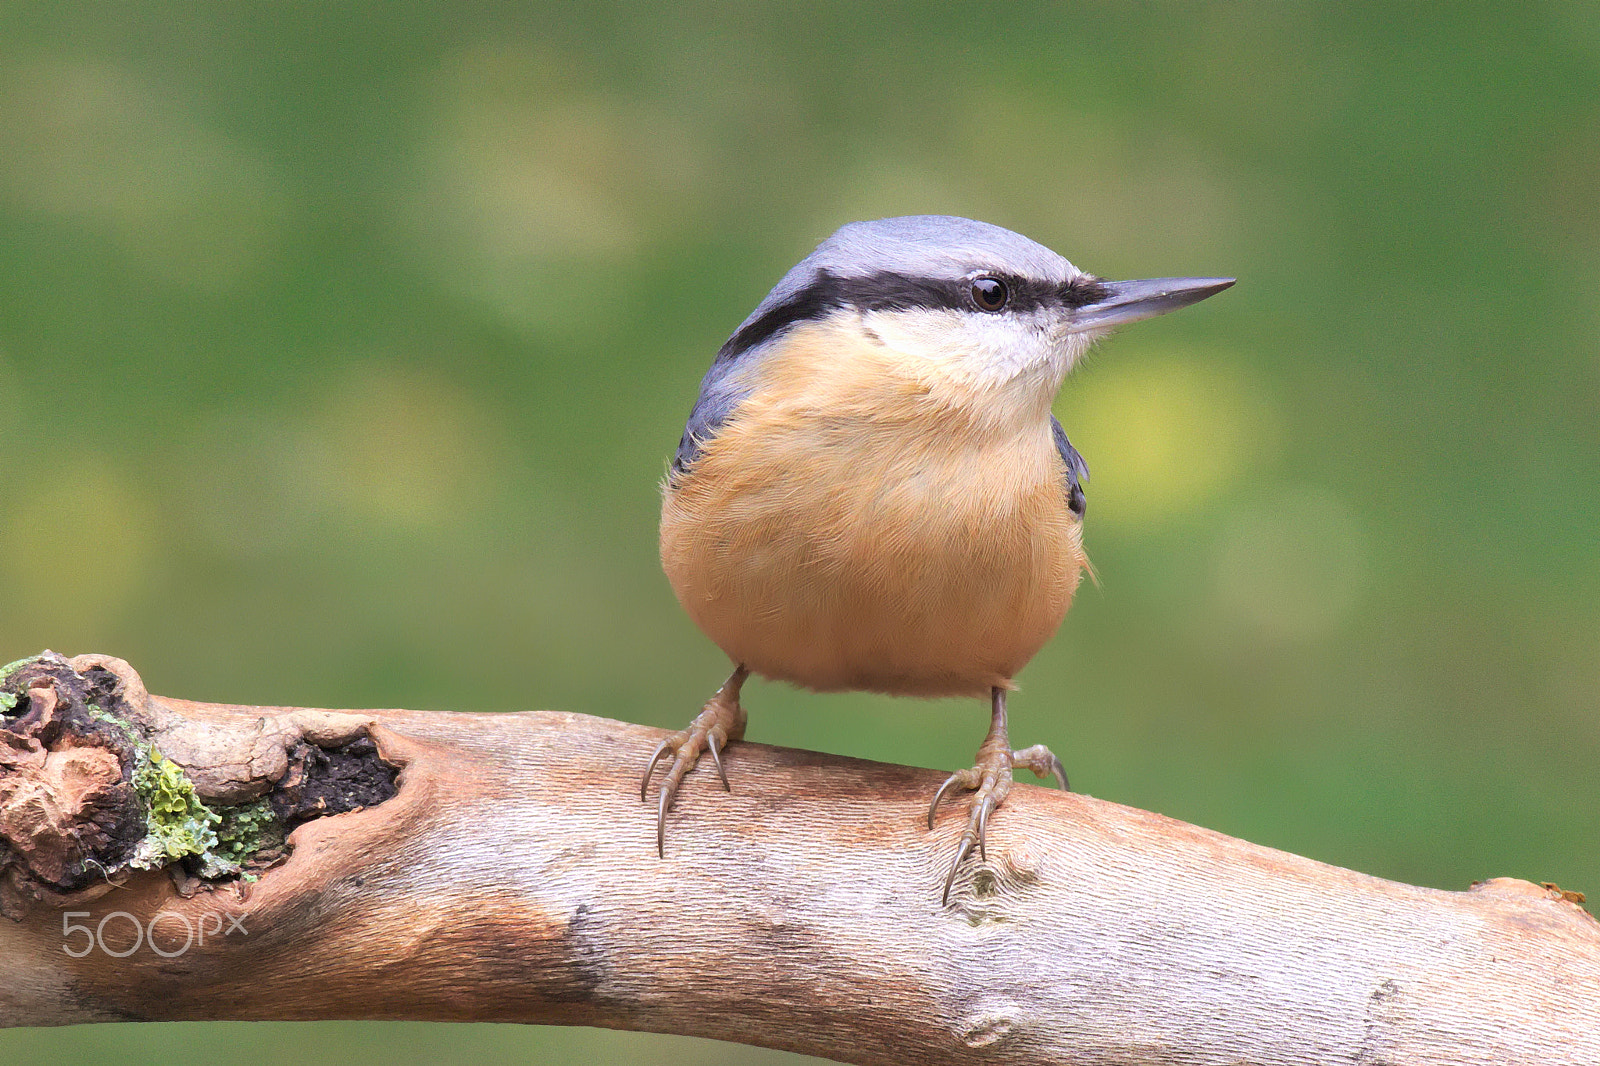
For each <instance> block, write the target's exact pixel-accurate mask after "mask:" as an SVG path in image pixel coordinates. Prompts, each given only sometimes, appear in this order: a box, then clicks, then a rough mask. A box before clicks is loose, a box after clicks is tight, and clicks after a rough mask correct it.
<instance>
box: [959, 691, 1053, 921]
mask: <svg viewBox="0 0 1600 1066" xmlns="http://www.w3.org/2000/svg"><path fill="white" fill-rule="evenodd" d="M996 704H997V707H996V714H995V726H994V727H993V728H991V730H990V733H989V738H988V739H987V740H985V741H984V743H983V747H981V748H979V749H978V761H977V765H975V766H973V767H972V768H971V769H967V770H957V771H956V772H955V773H953V774H951V775H950V776H949V777H948V778H946V779H945V782H944V784H942V785H940V786H939V791H938V792H935V793H934V794H933V803H932V804H931V805H930V806H929V807H928V828H929V829H932V828H933V822H934V816H935V815H937V814H938V812H939V803H940V801H941V800H943V799H944V796H945V793H946V792H949V791H950V790H951V789H952V788H960V789H967V790H974V789H975V790H976V791H977V795H976V796H974V797H973V798H972V810H971V812H970V813H969V814H968V816H967V827H966V828H965V829H964V830H962V831H961V841H960V843H958V844H957V845H956V858H955V862H953V863H951V864H950V873H949V875H948V876H947V877H945V879H944V897H943V903H942V904H941V905H947V904H949V902H950V886H951V885H953V884H955V880H956V873H957V872H958V871H959V870H960V869H961V864H962V863H963V862H965V861H966V859H967V856H968V855H970V854H972V849H973V846H974V845H976V846H977V849H978V857H979V858H980V859H984V860H987V859H988V857H989V856H988V849H987V847H986V844H985V837H986V836H987V835H988V829H989V815H991V814H993V813H994V811H995V808H997V807H999V806H1000V804H1002V803H1004V802H1005V799H1006V793H1008V792H1010V791H1011V771H1012V768H1013V767H1017V766H1021V767H1023V768H1024V769H1028V770H1032V771H1033V773H1034V775H1035V776H1036V777H1040V778H1043V777H1045V776H1046V775H1049V776H1051V777H1054V778H1055V779H1056V783H1057V784H1059V785H1060V786H1061V788H1062V791H1071V790H1070V789H1069V788H1068V787H1067V772H1066V770H1065V769H1064V768H1063V767H1062V765H1061V760H1060V759H1058V758H1056V757H1055V754H1054V753H1053V752H1052V751H1051V750H1050V749H1049V748H1047V747H1045V746H1044V745H1043V744H1035V745H1034V746H1033V747H1031V748H1023V749H1022V750H1021V751H1012V750H1011V746H1010V744H1008V743H1007V741H1006V734H1005V701H1004V694H1003V693H1001V692H999V691H998V690H997V694H996Z"/></svg>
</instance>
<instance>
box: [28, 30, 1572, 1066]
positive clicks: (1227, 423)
mask: <svg viewBox="0 0 1600 1066" xmlns="http://www.w3.org/2000/svg"><path fill="white" fill-rule="evenodd" d="M0 65H3V66H0V398H3V401H4V405H5V409H6V410H7V412H8V417H7V418H5V419H3V420H0V469H3V473H4V479H5V480H4V483H5V486H6V496H7V505H6V507H5V508H4V509H3V511H0V588H3V589H4V590H5V591H4V597H5V601H6V610H5V611H4V612H3V613H0V661H3V660H7V659H12V658H16V657H19V656H22V655H25V654H29V653H32V652H36V651H38V650H39V649H41V648H44V647H50V648H54V649H56V650H59V651H62V652H66V653H69V654H70V653H78V652H85V651H99V652H109V653H112V654H116V655H119V656H122V657H124V658H127V659H129V660H130V661H131V662H132V663H133V664H134V665H135V666H136V667H137V668H138V669H139V670H140V671H141V672H142V674H143V676H144V678H145V679H146V681H147V682H148V684H149V686H150V687H151V688H152V689H153V690H155V691H158V692H162V693H167V694H171V695H180V696H185V697H190V698H196V699H207V700H221V701H236V702H248V703H287V704H305V705H312V706H358V707H359V706H410V707H437V708H454V709H467V710H482V711H500V710H514V709H523V708H530V707H549V708H560V709H569V710H581V711H588V712H594V713H599V714H604V715H610V716H614V717H620V718H626V719H630V720H634V721H642V722H648V723H652V724H656V725H661V726H672V727H677V726H679V725H681V724H682V723H683V722H684V721H686V720H687V718H688V717H689V716H690V715H691V714H692V713H694V711H695V710H697V709H698V707H699V705H700V703H701V701H702V700H704V699H705V698H706V696H707V695H708V694H709V693H710V692H711V691H712V689H713V688H714V687H715V685H716V684H717V683H719V682H720V681H721V679H722V677H723V675H724V673H725V670H726V664H725V662H724V661H723V659H722V656H721V654H720V653H719V652H718V651H717V649H716V648H715V647H713V646H712V645H711V644H710V643H709V642H708V641H707V640H706V639H705V638H703V637H702V636H701V635H700V634H699V633H698V632H697V631H696V630H695V629H694V627H693V626H692V624H691V623H690V622H689V621H688V620H687V618H686V617H685V616H684V615H683V614H682V613H681V612H680V610H679V609H678V607H677V604H676V603H675V601H674V600H673V597H672V593H671V591H670V590H669V589H668V587H667V584H666V582H665V579H664V578H663V577H662V576H661V574H660V572H659V568H658V565H657V561H656V543H655V522H656V513H657V488H656V486H657V482H658V480H659V478H660V476H661V475H662V473H663V471H664V469H665V462H666V460H667V458H668V456H669V455H670V453H671V450H672V448H673V446H674V444H675V443H676V440H677V437H678V434H679V432H680V429H681V425H682V420H683V417H684V416H685V414H686V413H687V411H688V408H689V405H690V402H691V400H692V397H693V395H694V390H695V387H696V385H697V383H698V381H699V378H700V376H701V374H702V373H703V372H704V370H705V367H706V365H707V364H708V363H709V360H710V358H711V355H712V353H713V352H714V351H715V349H716V347H717V346H718V344H719V343H721V341H722V340H723V339H724V337H726V335H727V334H728V333H729V332H730V331H731V330H732V329H733V328H734V326H736V325H737V324H738V322H739V321H740V319H741V318H742V317H743V316H744V315H745V314H746V313H747V312H748V311H749V309H750V308H751V307H753V306H754V305H755V303H756V302H757V301H758V300H759V299H760V298H761V297H762V296H763V295H764V294H765V292H766V290H767V288H768V287H769V286H770V285H771V284H772V283H773V282H774V281H775V280H776V279H777V278H778V276H779V275H780V274H781V273H782V272H783V271H784V270H785V269H787V268H788V266H789V265H791V263H793V262H794V261H795V260H796V259H798V258H799V257H800V256H802V255H803V254H805V253H806V252H807V251H809V250H810V249H811V247H812V246H813V245H814V244H815V243H816V242H817V241H818V240H820V239H821V238H822V237H824V236H826V235H827V234H828V233H829V232H830V231H831V230H832V229H833V228H834V227H835V226H837V225H838V224H840V223H842V222H846V221H849V220H852V219H858V218H866V217H876V216H882V215H890V214H905V213H922V212H948V213H954V214H963V215H970V216H973V217H976V218H982V219H986V220H989V221H992V222H996V223H999V224H1002V225H1005V226H1009V227H1011V228H1014V229H1017V230H1019V231H1021V232H1023V233H1026V234H1028V235H1029V236H1031V237H1034V238H1035V239H1038V240H1040V241H1042V242H1044V243H1046V244H1048V245H1050V246H1052V247H1054V248H1056V249H1057V250H1059V251H1061V252H1063V253H1064V254H1066V255H1067V256H1068V257H1069V258H1071V259H1072V260H1073V261H1074V262H1075V263H1077V264H1078V265H1079V266H1080V267H1082V268H1084V269H1087V270H1091V271H1094V272H1096V273H1100V274H1102V275H1105V276H1108V277H1115V278H1122V277H1146V276H1160V275H1173V274H1234V275H1237V276H1238V277H1239V278H1240V283H1239V285H1238V286H1237V288H1235V289H1234V290H1232V291H1230V292H1228V293H1227V294H1225V295H1224V296H1222V297H1219V298H1217V299H1215V300H1212V301H1209V302H1207V303H1206V304H1204V305H1202V306H1200V307H1197V308H1195V309H1193V310H1189V311H1185V312H1184V313H1182V314H1179V315H1174V316H1172V317H1171V318H1166V319H1161V320H1158V321H1154V322H1150V323H1144V324H1141V325H1139V326H1136V327H1133V328H1131V329H1129V330H1128V331H1126V332H1125V333H1124V334H1122V335H1121V336H1119V337H1117V338H1115V339H1113V340H1112V341H1110V342H1109V343H1107V344H1106V345H1104V346H1103V347H1102V348H1101V349H1100V350H1099V351H1098V352H1097V353H1096V354H1095V355H1094V356H1092V357H1091V359H1090V361H1089V362H1088V363H1087V365H1085V366H1084V367H1082V368H1081V369H1080V370H1079V371H1078V372H1077V373H1076V374H1075V375H1074V376H1073V377H1072V378H1071V379H1069V381H1068V382H1067V385H1066V388H1065V389H1064V391H1063V393H1062V397H1061V400H1060V402H1059V404H1058V405H1057V412H1058V414H1059V415H1060V416H1061V418H1062V420H1063V422H1064V423H1065V424H1066V426H1067V429H1068V431H1069V432H1070V433H1071V435H1072V438H1073V440H1074V442H1075V443H1076V444H1077V445H1078V446H1079V448H1080V449H1081V450H1082V451H1083V453H1084V455H1085V456H1086V457H1087V458H1088V461H1089V463H1090V465H1091V467H1092V469H1093V472H1094V477H1093V480H1092V481H1091V482H1090V484H1089V487H1088V491H1089V515H1088V545H1089V550H1090V553H1091V555H1092V557H1093V559H1094V561H1095V563H1096V565H1097V567H1098V569H1099V572H1100V575H1101V579H1102V587H1101V588H1099V589H1096V588H1093V587H1088V586H1086V587H1085V590H1084V591H1083V592H1082V593H1081V594H1080V598H1079V601H1078V603H1077V605H1076V607H1075V608H1074V610H1073V611H1072V613H1071V615H1070V616H1069V618H1068V620H1067V622H1066V624H1065V626H1064V627H1063V629H1062V632H1061V634H1060V635H1059V636H1058V637H1057V638H1056V640H1055V641H1054V642H1053V643H1051V644H1050V645H1049V646H1048V647H1047V648H1046V649H1045V651H1044V652H1043V653H1042V654H1041V655H1040V656H1039V658H1038V659H1037V660H1036V661H1035V662H1034V663H1033V664H1032V666H1030V667H1029V669H1028V670H1027V671H1026V672H1025V673H1024V675H1023V676H1022V684H1023V691H1022V693H1021V694H1020V695H1019V696H1018V697H1017V698H1016V700H1015V701H1014V703H1013V711H1012V715H1013V729H1014V735H1015V737H1016V738H1017V739H1018V741H1019V742H1020V743H1024V744H1027V743H1034V742H1038V741H1044V742H1048V743H1049V744H1050V745H1051V746H1053V747H1054V748H1055V750H1056V751H1057V752H1059V753H1061V754H1062V755H1063V757H1064V758H1065V761H1066V763H1067V766H1068V768H1069V771H1070V773H1071V776H1072V780H1073V782H1074V784H1075V786H1076V787H1077V788H1079V789H1081V790H1083V791H1086V792H1089V793H1092V794H1094V795H1096V796H1102V797H1106V798H1109V799H1114V800H1117V801H1119V802H1123V803H1128V804H1134V805H1137V806H1141V807H1145V808H1150V809H1154V810H1158V811H1163V812H1166V813H1168V814H1171V815H1174V816H1176V817H1179V818H1183V819H1186V820H1189V821H1193V822H1197V823H1199V824H1202V825H1206V826H1210V827H1212V828H1215V829H1218V830H1221V831H1223V832H1226V833H1230V834H1235V835H1238V836H1242V837H1245V838H1248V839H1250V840H1254V841H1258V842H1261V843H1263V844H1269V845H1272V846H1275V847H1280V848H1285V849H1288V850H1291V851H1295V852H1299V853H1302V854H1305V855H1310V856H1313V857H1315V858H1318V859H1322V860H1326V861H1328V862H1332V863H1337V864H1340V865H1344V866H1351V867H1355V868H1357V869H1360V870H1365V871H1368V872H1371V873H1374V874H1379V875H1382V876H1385V877H1392V878H1398V879H1402V880H1406V881H1412V882H1418V883H1422V884H1428V885H1437V886H1441V887H1448V888H1465V887H1466V886H1467V884H1468V883H1469V882H1471V881H1473V880H1474V879H1479V878H1485V877H1491V876H1516V877H1525V878H1530V879H1533V880H1548V881H1557V882H1560V883H1561V884H1562V885H1563V886H1564V887H1568V888H1574V889H1580V890H1582V889H1587V890H1588V891H1589V892H1590V893H1591V894H1593V893H1596V892H1600V846H1597V842H1600V795H1597V792H1596V787H1595V785H1596V772H1597V771H1596V767H1597V764H1600V543H1597V538H1596V531H1597V523H1600V495H1597V487H1600V295H1597V292H1600V10H1597V9H1596V7H1595V6H1593V5H1591V4H1586V3H1570V4H1532V5H1516V6H1514V7H1493V6H1484V7H1482V8H1478V7H1474V6H1472V5H1466V4H1454V5H1431V6H1423V5H1393V4H1376V3H1374V4H1363V5H1352V4H1339V5H1333V4H1327V5H1314V4H1294V3H1238V4H1222V5H1196V4H1147V3H1138V4H1136V3H1115V2H1113V3H1107V2H1100V3H1095V4H1092V5H1088V4H1083V5H1058V4H1049V5H1046V4H1025V3H1008V4H1005V5H996V6H992V7H989V6H982V5H975V4H970V3H963V4H931V3H923V4H891V5H884V6H873V7H866V6H863V5H860V4H854V3H830V4H815V3H808V4H796V5H792V6H746V5H739V4H718V3H687V4H683V3H680V4H674V5H663V6H646V5H635V4H627V3H622V4H615V3H595V2H585V3H571V4H549V3H542V4H530V5H509V4H502V3H462V2H452V3H409V4H379V3H369V4H361V5H328V4H312V3H300V4H295V3H273V2H267V3H260V4H230V5H222V4H196V5H189V4H183V5H180V4H161V3H137V2H135V3H113V4H89V5H74V4H66V5H63V4H59V3H49V4H46V3H36V2H17V0H13V2H9V3H6V4H5V5H3V6H0ZM464 666H465V667H466V668H465V669H464V668H463V667H464ZM746 705H747V706H748V707H749V708H750V709H751V712H752V716H751V723H750V733H749V735H750V737H751V739H754V740H759V741H766V742H771V743H778V744H788V745H796V746H803V747H807V748H816V749H822V750H827V751H836V752H843V753H848V754H851V755H856V756H863V757H870V758H876V759H883V760H888V761H894V762H910V763H916V764H921V765H927V766H936V767H957V766H965V765H968V764H969V763H970V761H971V756H972V753H973V751H974V749H975V748H976V746H977V744H978V742H979V740H980V739H981V738H982V735H983V732H984V729H985V724H986V719H985V713H984V709H983V708H982V707H980V706H977V705H975V704H973V703H971V702H960V701H955V702H949V701H947V702H939V703H918V702H915V701H905V700H893V699H887V698H879V697H873V696H866V695H835V696H815V695H810V694H806V693H802V692H798V691H793V690H790V689H786V688H782V687H779V686H775V685H768V684H759V683H758V684H754V685H753V686H752V687H750V688H748V689H747V690H746ZM734 758H735V760H736V759H737V755H735V756H734ZM640 817H641V819H643V818H646V817H648V815H647V813H646V812H645V810H644V809H643V808H641V811H640ZM641 861H644V857H641ZM185 1041H204V1042H211V1041H218V1042H223V1041H225V1042H226V1045H227V1046H228V1047H229V1048H230V1052H229V1057H230V1061H232V1062H235V1063H257V1062H259V1063H268V1062H276V1061H281V1060H286V1059H293V1058H301V1057H304V1056H306V1055H311V1054H315V1055H316V1056H317V1057H319V1058H321V1057H337V1058H338V1059H340V1060H341V1061H344V1062H348V1063H368V1062H371V1063H383V1064H385V1066H392V1064H395V1063H405V1062H442V1063H450V1062H469V1061H471V1062H478V1061H520V1062H526V1061H536V1062H590V1061H602V1060H605V1061H615V1060H619V1059H622V1060H631V1061H639V1062H661V1063H680V1062H681V1063H689V1062H715V1063H776V1062H779V1061H796V1062H798V1061H800V1060H798V1059H796V1058H795V1057H793V1056H786V1055H779V1054H776V1053H769V1052H762V1051H757V1050H752V1049H744V1048H738V1047H734V1046H729V1045H718V1044H709V1043H704V1042H698V1041H691V1040H683V1039H675V1038H665V1037H654V1036H636V1035H632V1034H612V1033H605V1032H598V1031H585V1030H566V1031H560V1030H546V1029H539V1028H529V1027H517V1026H503V1027H491V1026H466V1027H429V1026H418V1025H398V1024H396V1025H355V1024H350V1025H332V1024H330V1025H314V1026H291V1025H281V1026H273V1027H264V1028H245V1027H239V1026H220V1025H219V1026H181V1027H180V1026H114V1027H105V1026H101V1027H88V1028H79V1029H72V1030H63V1031H59V1032H48V1031H13V1032H7V1033H4V1034H0V1060H3V1061H14V1062H30V1061H42V1060H44V1059H45V1058H46V1057H49V1058H50V1059H51V1060H70V1061H87V1060H89V1059H90V1058H91V1056H92V1058H93V1059H94V1060H95V1061H102V1062H157V1061H166V1060H169V1059H170V1056H171V1055H172V1053H173V1051H174V1049H176V1048H177V1047H178V1046H179V1043H180V1042H185Z"/></svg>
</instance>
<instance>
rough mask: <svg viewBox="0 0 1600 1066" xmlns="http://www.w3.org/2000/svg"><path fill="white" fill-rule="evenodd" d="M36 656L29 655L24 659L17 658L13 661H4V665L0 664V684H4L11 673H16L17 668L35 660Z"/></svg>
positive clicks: (9, 678) (19, 668)
mask: <svg viewBox="0 0 1600 1066" xmlns="http://www.w3.org/2000/svg"><path fill="white" fill-rule="evenodd" d="M38 658H39V657H38V656H37V655H30V656H28V657H27V658H26V659H18V660H17V661H16V662H14V663H6V664H5V665H4V666H0V684H4V683H5V682H7V681H9V680H11V675H12V674H14V673H16V672H17V671H18V670H21V669H22V668H23V667H24V666H27V665H28V664H29V663H31V662H35V661H37V660H38Z"/></svg>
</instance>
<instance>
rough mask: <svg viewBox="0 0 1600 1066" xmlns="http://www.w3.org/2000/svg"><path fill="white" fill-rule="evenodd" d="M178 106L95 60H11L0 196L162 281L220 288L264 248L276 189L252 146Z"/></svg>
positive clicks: (2, 118) (276, 211) (0, 114)
mask: <svg viewBox="0 0 1600 1066" xmlns="http://www.w3.org/2000/svg"><path fill="white" fill-rule="evenodd" d="M188 110H189V109H186V108H185V107H184V106H183V104H182V102H181V101H178V102H175V101H174V100H172V99H171V98H170V94H164V93H161V92H158V91H157V90H156V89H155V88H154V87H152V86H151V85H149V84H148V83H146V82H145V81H144V80H142V79H140V78H139V77H138V76H136V75H135V74H134V73H133V72H132V71H129V70H127V69H124V68H122V67H119V66H116V65H114V64H111V63H108V62H105V61H101V60H93V61H91V60H85V59H63V58H57V57H35V58H32V59H30V60H26V61H22V62H18V63H16V64H15V65H14V66H13V67H12V68H11V70H10V71H9V72H8V73H7V74H6V75H5V76H4V77H0V145H4V149H3V150H0V194H4V195H5V196H7V197H9V198H11V199H13V200H15V201H17V202H19V203H21V204H24V205H26V206H27V207H28V208H30V209H32V210H34V211H39V212H42V213H45V214H48V215H54V216H58V217H62V218H67V219H72V220H75V221H77V222H79V223H80V224H82V225H85V226H87V227H88V228H90V229H93V230H96V231H99V232H103V233H105V234H107V235H108V236H109V237H111V238H112V239H113V240H114V241H115V242H116V243H117V245H118V247H119V248H120V249H121V251H122V252H123V254H124V255H125V256H126V257H127V259H128V261H129V262H130V263H134V264H136V265H137V266H138V267H140V268H141V269H142V270H144V271H145V272H146V273H148V274H150V275H152V276H155V277H158V278H160V279H162V280H164V281H166V282H170V283H172V284H175V285H178V286H181V287H184V288H192V289H200V290H221V289H227V288H230V287H232V286H233V285H234V284H236V283H238V282H240V281H242V280H243V279H244V277H245V275H246V274H247V273H248V272H249V271H250V270H251V268H252V267H254V266H255V265H256V264H257V263H259V262H260V260H261V259H262V258H264V257H265V256H266V255H267V254H269V253H270V252H271V250H272V246H273V244H274V243H275V239H276V235H277V231H278V229H279V227H280V226H281V224H282V222H283V220H284V218H285V216H286V211H285V204H284V199H283V196H282V192H281V189H280V188H279V185H278V183H276V182H274V181H273V180H272V176H271V174H270V172H269V170H268V168H267V166H266V165H265V163H264V162H263V161H262V159H261V158H260V156H259V155H258V154H257V153H255V152H253V151H251V150H250V149H249V147H248V146H246V145H244V144H243V143H241V142H239V141H237V140H235V139H232V138H229V137H227V136H225V135H224V134H222V133H221V132H219V131H217V130H215V129H211V128H209V127H207V126H205V125H202V124H201V123H200V122H199V121H198V120H196V119H195V118H193V117H192V116H191V115H190V114H188Z"/></svg>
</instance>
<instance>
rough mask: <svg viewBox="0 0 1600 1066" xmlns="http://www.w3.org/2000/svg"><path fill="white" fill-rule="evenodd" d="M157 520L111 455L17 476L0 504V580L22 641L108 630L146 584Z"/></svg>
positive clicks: (62, 639) (55, 640)
mask: <svg viewBox="0 0 1600 1066" xmlns="http://www.w3.org/2000/svg"><path fill="white" fill-rule="evenodd" d="M30 486H32V487H30ZM159 528H160V527H159V522H158V519H157V514H156V511H155V508H154V507H153V506H152V505H151V503H150V502H149V501H148V500H147V499H146V497H145V496H144V494H143V493H141V492H140V491H139V487H138V486H137V485H136V484H134V483H133V482H132V481H131V480H130V479H129V477H128V475H127V474H126V473H125V472H123V471H120V470H118V469H116V468H115V467H114V466H113V465H111V464H110V463H109V462H108V460H106V459H105V458H104V457H103V456H98V455H92V454H90V455H82V456H79V457H78V458H77V459H76V461H74V462H72V463H71V464H70V465H61V466H58V467H53V468H51V469H49V470H44V471H38V472H35V473H33V474H31V475H28V476H23V477H18V478H17V480H16V481H15V482H14V483H13V486H12V488H11V491H10V493H9V495H8V499H7V503H6V507H5V508H4V510H3V511H0V582H3V584H4V587H5V589H6V601H7V604H8V606H7V613H8V614H14V615H15V616H16V617H15V618H13V619H11V620H10V621H8V623H7V629H8V630H10V631H12V632H15V633H16V635H17V636H18V637H20V638H21V642H20V643H19V644H18V645H17V646H23V645H26V646H29V647H32V646H34V645H37V644H38V643H39V641H41V640H44V641H48V642H50V644H51V645H52V646H59V647H67V648H70V647H74V646H76V645H77V644H79V643H80V642H84V641H92V640H94V639H95V637H96V634H100V633H104V632H106V631H107V630H106V628H105V627H106V623H107V620H109V619H112V618H115V617H117V616H118V615H119V614H120V613H121V612H122V611H124V610H125V609H126V608H128V607H129V606H130V605H131V604H132V603H133V602H134V600H135V599H136V598H137V597H138V596H139V594H140V593H141V592H142V591H143V590H144V588H145V587H146V584H147V581H148V578H149V572H150V570H151V568H152V566H153V565H154V563H155V561H156V555H157V552H158V540H157V538H158V531H159ZM19 630H25V631H21V632H19ZM13 657H14V656H13Z"/></svg>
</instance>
